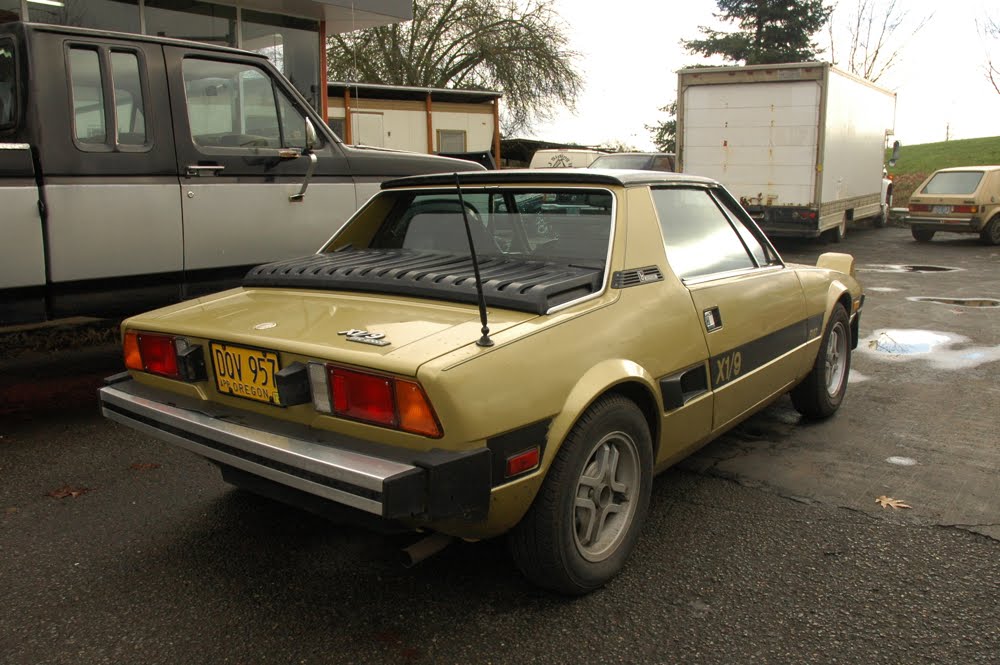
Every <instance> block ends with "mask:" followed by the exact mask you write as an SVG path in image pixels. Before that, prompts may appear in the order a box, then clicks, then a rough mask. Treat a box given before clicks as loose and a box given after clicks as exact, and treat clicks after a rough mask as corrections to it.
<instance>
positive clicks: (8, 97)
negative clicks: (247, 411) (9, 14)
mask: <svg viewBox="0 0 1000 665" xmlns="http://www.w3.org/2000/svg"><path fill="white" fill-rule="evenodd" d="M14 65H15V63H14V43H13V42H12V41H10V40H9V39H0V129H7V128H8V127H13V126H14V122H15V121H16V120H17V113H16V111H17V104H16V102H17V97H16V95H15V92H16V90H17V76H16V73H17V70H16V69H15V68H14Z"/></svg>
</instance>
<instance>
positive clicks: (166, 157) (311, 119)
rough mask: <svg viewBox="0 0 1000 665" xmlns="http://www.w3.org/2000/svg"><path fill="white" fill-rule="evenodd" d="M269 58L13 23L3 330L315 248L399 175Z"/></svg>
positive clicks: (178, 293) (418, 163) (432, 166)
mask: <svg viewBox="0 0 1000 665" xmlns="http://www.w3.org/2000/svg"><path fill="white" fill-rule="evenodd" d="M481 169H482V167H481V166H479V165H477V164H474V163H472V162H468V161H464V160H453V159H446V158H443V157H437V156H432V155H420V154H412V153H403V152H396V151H389V150H381V149H371V148H353V147H349V146H347V145H345V144H343V143H342V142H341V141H340V139H339V138H337V136H336V135H334V134H333V132H332V131H330V130H329V128H328V127H327V126H326V123H325V122H324V121H323V119H322V118H321V117H320V115H319V114H317V113H316V112H315V110H314V109H312V108H311V107H310V105H309V104H308V102H306V100H305V99H304V98H303V97H302V96H301V95H300V94H299V93H298V92H297V91H296V90H295V88H294V87H293V86H292V85H291V84H290V83H289V82H288V81H287V80H286V79H285V78H284V77H283V76H282V75H281V74H280V73H279V72H278V70H277V69H275V68H274V66H273V65H272V64H271V63H270V62H269V61H268V60H267V58H266V57H264V56H263V55H259V54H254V53H249V52H245V51H240V50H236V49H231V48H225V47H217V46H212V45H207V44H201V43H195V42H186V41H181V40H174V39H165V38H159V37H150V36H141V35H129V34H121V33H114V32H106V31H97V30H85V29H79V28H68V27H63V26H54V25H41V24H31V23H22V22H14V23H7V24H3V25H0V208H2V210H3V218H2V221H0V230H2V234H3V239H4V241H3V243H2V244H0V327H3V326H7V325H10V324H16V323H24V322H30V321H40V320H45V319H52V318H60V317H64V316H73V315H89V316H113V315H118V314H123V313H132V312H136V311H139V310H141V309H144V308H147V307H149V306H155V305H162V304H166V303H168V302H172V301H177V300H182V299H186V298H188V297H192V296H195V295H198V294H201V293H206V292H210V291H213V290H217V289H218V288H219V287H223V286H227V285H229V284H231V283H236V281H237V280H238V279H239V278H240V277H242V276H243V274H245V273H246V271H247V268H248V267H249V266H252V265H256V264H259V263H261V262H264V261H272V260H276V259H281V258H286V257H291V256H298V255H301V254H304V253H308V252H311V251H314V250H315V249H316V247H319V246H321V245H322V244H323V243H324V242H325V241H326V240H328V239H329V237H330V235H331V233H333V232H334V231H335V230H336V229H337V228H338V227H339V225H340V224H341V223H342V222H343V221H344V220H346V219H347V218H348V217H349V216H350V215H351V214H352V213H353V212H354V211H355V210H356V209H357V208H358V207H360V205H361V204H363V203H364V202H365V201H366V200H367V199H368V198H369V197H370V196H372V195H373V194H374V193H375V192H376V191H377V190H378V188H379V184H380V183H381V182H382V181H383V180H386V179H388V178H390V177H396V176H402V175H414V174H424V173H432V172H441V171H467V170H481Z"/></svg>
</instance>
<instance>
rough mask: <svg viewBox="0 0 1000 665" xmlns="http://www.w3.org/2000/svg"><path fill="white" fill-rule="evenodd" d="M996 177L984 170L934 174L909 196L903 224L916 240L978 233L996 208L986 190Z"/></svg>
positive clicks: (956, 170) (955, 170) (968, 169)
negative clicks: (931, 236) (940, 234)
mask: <svg viewBox="0 0 1000 665" xmlns="http://www.w3.org/2000/svg"><path fill="white" fill-rule="evenodd" d="M996 175H997V172H996V171H992V170H988V169H983V168H955V169H942V170H940V171H937V172H935V173H934V174H932V175H931V176H930V177H929V178H928V179H927V180H925V181H924V182H923V183H922V184H921V185H920V187H918V188H917V190H916V193H914V194H913V195H912V196H911V197H910V202H909V206H908V213H907V215H906V217H905V218H904V219H903V221H904V223H905V224H906V225H907V226H909V227H910V229H911V230H912V231H913V234H914V237H916V238H917V239H918V240H919V239H922V238H927V239H929V235H933V234H934V233H936V232H939V231H943V232H948V233H980V232H981V231H982V229H983V226H984V225H985V224H986V222H987V221H988V220H989V219H990V216H991V210H993V209H994V208H996V205H995V204H996V200H995V199H994V200H993V201H992V202H991V201H990V196H989V193H988V192H987V191H986V190H987V189H988V187H989V183H990V181H991V176H996ZM991 203H992V204H993V205H990V204H991Z"/></svg>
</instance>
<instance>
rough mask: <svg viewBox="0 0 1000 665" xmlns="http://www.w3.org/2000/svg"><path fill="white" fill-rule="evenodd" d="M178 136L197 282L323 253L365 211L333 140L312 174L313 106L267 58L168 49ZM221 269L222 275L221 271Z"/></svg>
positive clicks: (190, 275)
mask: <svg viewBox="0 0 1000 665" xmlns="http://www.w3.org/2000/svg"><path fill="white" fill-rule="evenodd" d="M164 51H165V53H166V58H167V62H168V67H169V77H170V86H171V108H172V109H173V113H174V123H175V131H176V134H177V169H178V175H179V177H180V184H181V201H182V205H183V209H184V270H185V278H186V280H187V281H189V282H192V281H197V280H199V279H201V278H202V277H206V276H213V275H214V276H218V275H224V274H234V275H235V274H240V273H242V272H243V271H244V268H245V266H248V265H254V264H258V263H263V262H267V261H272V260H276V259H281V258H287V257H291V256H300V255H303V254H309V253H311V252H314V251H316V249H317V248H319V247H320V246H321V245H322V244H323V243H324V242H325V241H326V240H328V239H329V238H330V236H332V235H333V233H334V232H335V231H336V230H337V229H338V228H339V227H340V225H341V224H343V222H344V221H345V220H346V219H347V218H348V217H349V216H350V215H351V214H352V213H353V212H354V210H355V209H356V206H357V201H356V197H355V187H354V181H353V179H352V178H351V175H350V172H349V167H348V163H347V160H346V158H345V157H344V156H343V154H342V152H341V151H340V149H339V146H337V145H335V144H334V143H333V141H332V140H330V139H329V138H328V137H326V136H325V135H324V134H323V133H321V134H320V142H319V144H318V145H316V147H315V155H316V157H317V163H316V167H315V174H314V176H313V177H312V179H311V180H310V184H309V187H308V190H307V191H306V193H305V195H304V196H303V197H302V198H301V200H298V201H295V200H293V196H294V195H295V194H297V193H299V192H300V190H301V189H302V185H303V183H304V182H305V181H306V177H307V173H308V172H309V170H310V159H309V157H307V156H305V155H303V154H302V151H303V148H304V147H305V138H306V129H305V121H306V118H311V121H312V122H313V124H314V126H317V127H318V125H319V122H318V120H316V119H313V116H312V114H311V113H310V112H309V111H307V110H306V109H307V104H306V102H305V101H304V100H303V99H302V98H301V96H300V95H298V93H296V92H294V91H293V89H292V88H291V86H290V85H288V84H287V82H286V81H285V80H284V79H283V78H282V77H280V76H279V75H278V74H277V73H276V71H275V70H274V69H273V68H272V67H269V66H268V65H267V64H266V61H265V60H263V59H260V58H254V57H252V56H241V55H239V54H233V53H227V52H223V51H220V52H219V53H218V54H215V53H211V52H205V51H196V50H193V49H185V48H182V47H173V46H171V47H164ZM220 269H222V270H221V271H220Z"/></svg>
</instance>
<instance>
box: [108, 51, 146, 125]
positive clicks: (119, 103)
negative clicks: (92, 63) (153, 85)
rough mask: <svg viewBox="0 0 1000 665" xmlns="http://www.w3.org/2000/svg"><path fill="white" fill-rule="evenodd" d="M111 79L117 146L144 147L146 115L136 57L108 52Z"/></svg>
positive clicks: (117, 52) (123, 53)
mask: <svg viewBox="0 0 1000 665" xmlns="http://www.w3.org/2000/svg"><path fill="white" fill-rule="evenodd" d="M111 80H113V81H114V82H115V118H116V119H117V124H118V127H117V129H118V143H119V144H121V145H145V143H146V114H145V106H144V104H143V97H142V77H141V76H140V75H139V58H138V57H137V56H136V54H135V53H129V52H125V51H113V52H112V53H111Z"/></svg>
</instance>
